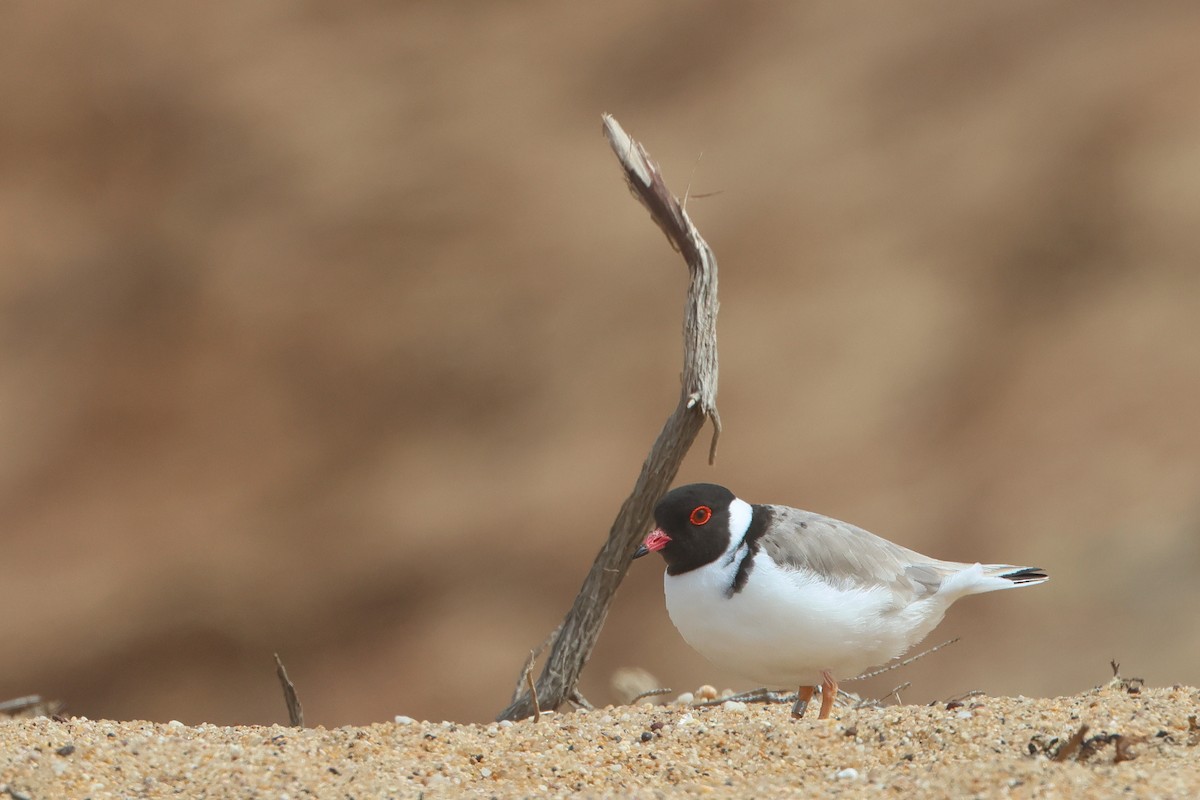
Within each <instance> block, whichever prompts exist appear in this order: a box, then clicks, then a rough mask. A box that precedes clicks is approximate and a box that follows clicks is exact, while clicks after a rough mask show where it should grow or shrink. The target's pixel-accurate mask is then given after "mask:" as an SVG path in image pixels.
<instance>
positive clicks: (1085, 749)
mask: <svg viewBox="0 0 1200 800" xmlns="http://www.w3.org/2000/svg"><path fill="white" fill-rule="evenodd" d="M1089 730H1090V729H1089V727H1088V726H1087V725H1086V724H1084V725H1080V726H1079V728H1078V729H1077V730H1076V731H1075V733H1073V734H1072V735H1071V736H1070V737H1068V738H1067V739H1065V740H1063V739H1060V738H1059V737H1057V736H1055V737H1052V738H1049V739H1047V738H1046V737H1045V736H1043V735H1042V734H1037V735H1035V736H1034V737H1033V738H1032V739H1030V740H1029V745H1028V750H1029V755H1031V756H1039V755H1041V756H1045V757H1047V758H1049V759H1050V760H1051V761H1058V762H1063V761H1074V762H1076V763H1079V764H1084V763H1087V762H1089V761H1091V760H1092V759H1094V758H1097V757H1100V758H1099V759H1098V761H1099V762H1106V761H1107V760H1108V759H1107V757H1106V756H1107V753H1109V752H1111V753H1112V759H1111V762H1112V763H1113V764H1120V763H1121V762H1123V761H1132V760H1134V759H1135V758H1137V757H1138V754H1137V752H1136V751H1135V750H1134V749H1133V746H1134V745H1137V744H1144V743H1145V742H1147V741H1149V739H1148V737H1146V736H1125V735H1123V734H1120V733H1108V732H1104V733H1098V734H1096V735H1095V736H1090V737H1089V736H1088V735H1087V734H1088V731H1089ZM1155 738H1156V739H1160V740H1164V741H1165V743H1167V744H1174V743H1175V741H1174V739H1173V737H1171V735H1170V734H1169V733H1168V732H1167V731H1165V730H1163V731H1159V733H1158V735H1157V736H1156V737H1155ZM1109 748H1111V750H1110V749H1109Z"/></svg>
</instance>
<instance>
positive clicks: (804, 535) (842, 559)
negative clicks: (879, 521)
mask: <svg viewBox="0 0 1200 800" xmlns="http://www.w3.org/2000/svg"><path fill="white" fill-rule="evenodd" d="M768 508H770V509H771V514H772V522H771V525H770V529H769V530H768V531H767V532H766V533H765V534H763V536H762V538H761V539H760V540H759V546H760V547H762V549H763V550H765V551H766V552H767V553H768V554H769V555H770V556H771V557H772V558H773V559H775V561H776V562H778V563H779V564H780V565H782V566H783V567H784V568H785V569H795V570H808V571H811V572H815V573H817V574H818V575H820V576H821V577H822V578H824V579H825V580H827V581H829V582H830V583H832V584H833V585H835V586H838V587H840V588H847V589H848V588H853V587H862V588H870V587H876V586H882V587H887V588H889V589H891V590H892V592H893V593H894V594H895V595H896V602H897V604H898V605H907V604H908V603H911V602H912V601H914V600H919V599H921V598H922V597H928V596H929V595H931V594H933V593H934V592H936V591H937V590H938V588H939V587H940V586H941V585H942V581H943V580H945V578H946V577H947V576H948V575H952V574H953V573H955V572H958V571H959V570H962V569H965V568H966V567H967V566H969V565H967V564H959V563H956V562H953V561H940V560H938V559H936V558H930V557H929V556H923V555H921V554H920V553H918V552H916V551H915V550H909V549H907V548H905V547H901V546H900V545H898V544H892V543H891V542H889V541H888V540H887V539H882V538H880V537H878V536H876V535H875V534H873V533H869V532H868V531H864V530H863V529H862V528H859V527H856V526H854V525H851V524H849V523H848V522H841V521H839V520H836V519H831V518H830V517H824V516H821V515H820V514H814V513H813V512H811V511H801V510H800V509H797V508H791V507H789V506H768Z"/></svg>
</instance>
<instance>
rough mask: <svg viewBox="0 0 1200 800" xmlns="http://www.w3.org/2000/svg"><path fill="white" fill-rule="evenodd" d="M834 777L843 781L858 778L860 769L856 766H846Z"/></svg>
mask: <svg viewBox="0 0 1200 800" xmlns="http://www.w3.org/2000/svg"><path fill="white" fill-rule="evenodd" d="M834 777H836V778H838V779H839V780H843V781H853V780H858V770H856V769H855V768H854V767H846V768H845V769H844V770H842V771H841V772H839V773H838V774H837V775H835V776H834Z"/></svg>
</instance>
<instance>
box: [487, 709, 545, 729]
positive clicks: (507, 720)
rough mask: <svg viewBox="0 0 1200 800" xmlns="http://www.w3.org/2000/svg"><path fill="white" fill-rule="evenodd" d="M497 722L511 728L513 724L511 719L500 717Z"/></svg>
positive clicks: (502, 726) (501, 725)
mask: <svg viewBox="0 0 1200 800" xmlns="http://www.w3.org/2000/svg"><path fill="white" fill-rule="evenodd" d="M542 713H543V714H546V713H549V712H546V711H543V712H542ZM499 724H500V727H501V728H511V727H512V726H513V721H512V720H511V719H502V720H500V723H499Z"/></svg>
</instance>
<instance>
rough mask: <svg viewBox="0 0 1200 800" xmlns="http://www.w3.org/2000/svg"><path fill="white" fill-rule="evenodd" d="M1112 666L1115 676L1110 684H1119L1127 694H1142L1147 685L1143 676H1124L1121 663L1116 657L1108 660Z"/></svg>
mask: <svg viewBox="0 0 1200 800" xmlns="http://www.w3.org/2000/svg"><path fill="white" fill-rule="evenodd" d="M1108 665H1109V666H1110V667H1112V672H1113V677H1112V681H1111V682H1110V684H1109V685H1110V686H1119V687H1120V688H1121V689H1122V690H1124V691H1125V693H1126V694H1140V693H1141V691H1142V689H1143V688H1144V687H1145V685H1146V681H1145V680H1144V679H1142V678H1122V677H1121V663H1120V662H1119V661H1117V660H1116V659H1115V658H1114V659H1113V660H1112V661H1109V662H1108Z"/></svg>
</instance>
